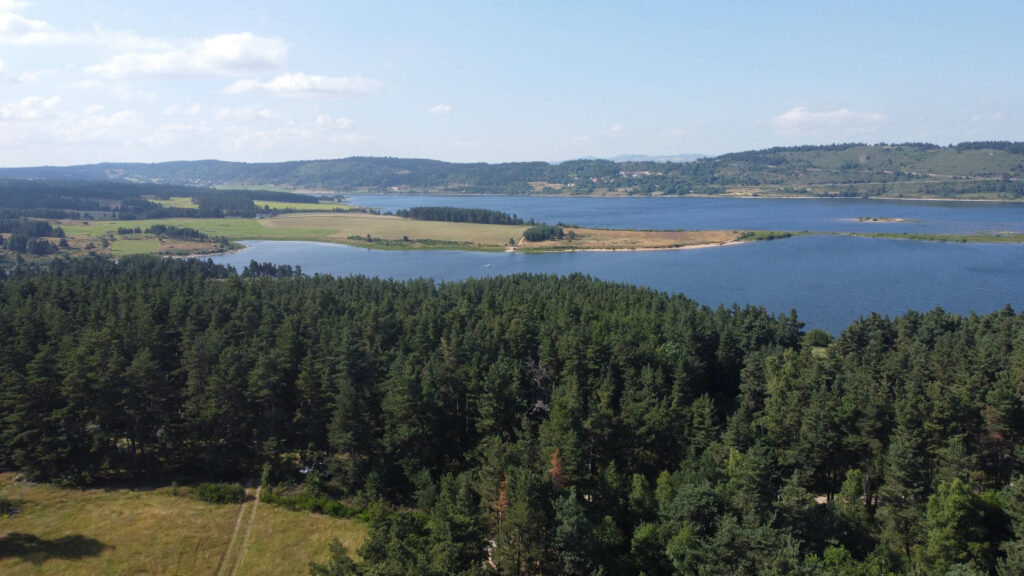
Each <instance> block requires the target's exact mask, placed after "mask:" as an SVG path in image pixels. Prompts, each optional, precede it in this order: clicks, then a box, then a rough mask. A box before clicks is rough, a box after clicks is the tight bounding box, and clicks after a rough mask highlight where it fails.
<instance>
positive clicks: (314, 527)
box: [0, 474, 366, 576]
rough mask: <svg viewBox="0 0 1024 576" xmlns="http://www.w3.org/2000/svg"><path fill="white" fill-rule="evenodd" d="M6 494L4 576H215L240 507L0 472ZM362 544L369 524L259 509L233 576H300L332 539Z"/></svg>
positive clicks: (1, 551)
mask: <svg viewBox="0 0 1024 576" xmlns="http://www.w3.org/2000/svg"><path fill="white" fill-rule="evenodd" d="M184 490H185V489H182V492H183V491H184ZM5 491H6V494H7V497H8V498H10V499H12V500H14V502H15V506H16V508H17V512H16V513H15V514H14V515H13V516H11V517H9V518H2V517H0V574H4V575H5V576H20V575H22V574H25V575H28V574H42V575H46V574H55V575H56V574H60V575H68V576H76V575H92V574H182V575H191V574H196V575H209V576H215V575H216V574H217V572H218V569H219V568H220V566H219V565H220V563H221V559H222V557H223V556H224V555H225V554H226V552H227V549H228V545H229V543H230V541H231V538H232V534H233V533H234V531H235V524H236V521H237V519H238V516H239V508H240V507H239V506H237V505H214V504H207V503H204V502H199V501H197V500H193V499H191V498H188V497H186V496H183V495H177V496H176V495H174V494H172V490H171V489H170V488H160V489H155V490H136V491H133V490H100V489H96V490H63V489H59V488H54V487H52V486H48V485H43V484H28V485H25V484H20V483H19V484H16V483H15V482H14V481H13V476H12V475H11V474H0V496H2V495H3V494H4V492H5ZM21 495H23V497H24V501H21ZM251 504H252V503H251V502H250V505H251ZM365 537H366V529H365V526H364V525H363V524H362V523H360V522H358V521H356V520H343V519H335V518H329V517H326V516H319V515H314V514H308V513H300V512H290V511H287V510H283V509H281V508H278V507H276V506H270V505H267V504H260V505H259V506H258V507H257V508H256V512H255V515H254V520H253V527H252V531H251V535H250V537H249V538H248V545H247V548H246V552H245V556H244V559H243V561H242V564H241V565H240V570H239V571H238V574H239V575H240V576H241V575H248V574H261V575H267V576H273V575H277V574H281V575H284V574H305V573H306V570H307V564H308V562H309V561H310V560H311V559H315V560H320V561H322V560H323V559H324V557H325V555H326V551H327V542H329V541H330V540H333V539H334V538H338V539H340V540H341V541H342V542H343V543H344V544H345V545H346V547H347V548H348V549H349V550H354V549H357V548H359V546H361V545H362V542H363V540H364V539H365Z"/></svg>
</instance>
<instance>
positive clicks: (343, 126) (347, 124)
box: [316, 114, 352, 130]
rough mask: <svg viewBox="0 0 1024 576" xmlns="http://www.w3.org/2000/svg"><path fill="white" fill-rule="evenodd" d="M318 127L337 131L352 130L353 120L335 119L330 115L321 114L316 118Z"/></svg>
mask: <svg viewBox="0 0 1024 576" xmlns="http://www.w3.org/2000/svg"><path fill="white" fill-rule="evenodd" d="M316 127H317V128H329V129H337V130H351V129H352V120H350V119H349V118H334V117H332V116H330V115H328V114H321V115H319V116H317V117H316Z"/></svg>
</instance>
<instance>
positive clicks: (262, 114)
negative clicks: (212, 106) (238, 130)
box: [214, 106, 279, 122]
mask: <svg viewBox="0 0 1024 576" xmlns="http://www.w3.org/2000/svg"><path fill="white" fill-rule="evenodd" d="M214 117H216V118H217V119H218V120H232V121H236V122H237V121H240V120H256V119H260V120H274V119H276V118H278V117H279V115H278V113H277V111H275V110H272V109H270V108H264V107H260V106H241V107H238V108H218V109H217V110H216V111H215V112H214Z"/></svg>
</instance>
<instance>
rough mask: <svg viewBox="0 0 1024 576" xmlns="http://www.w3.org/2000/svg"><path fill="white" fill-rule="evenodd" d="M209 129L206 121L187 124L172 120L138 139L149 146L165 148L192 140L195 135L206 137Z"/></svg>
mask: <svg viewBox="0 0 1024 576" xmlns="http://www.w3.org/2000/svg"><path fill="white" fill-rule="evenodd" d="M210 131H211V128H210V126H209V125H208V124H207V123H206V122H199V123H197V124H189V123H182V122H173V123H167V124H162V125H160V127H159V128H157V129H156V130H155V131H153V132H152V133H151V134H147V135H146V136H143V137H142V138H141V139H140V140H141V142H142V143H143V144H145V145H146V146H149V147H151V148H167V147H170V146H174V145H177V144H181V143H187V142H190V141H192V140H193V139H194V138H195V137H196V136H202V137H203V138H206V137H207V136H208V135H209V133H210Z"/></svg>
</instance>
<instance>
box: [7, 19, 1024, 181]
mask: <svg viewBox="0 0 1024 576" xmlns="http://www.w3.org/2000/svg"><path fill="white" fill-rule="evenodd" d="M1022 22H1024V2H1021V1H1020V0H1014V1H1006V2H985V1H979V2H973V3H967V2H935V1H932V2H872V1H861V2H841V3H839V2H835V3H833V2H821V1H820V0H819V1H817V2H771V3H769V2H728V1H723V2H707V1H704V2H692V3H691V2H642V1H634V2H629V3H626V2H601V1H590V2H573V1H567V2H557V3H556V2H531V1H519V2H488V1H477V2H426V1H420V2H366V1H363V2H347V1H335V2H280V1H275V2H264V1H249V2H244V3H242V2H214V1H209V0H207V1H206V2H197V1H191V0H182V1H175V2H159V3H157V2H153V3H150V2H145V3H143V2H137V1H122V0H107V1H104V2H98V1H91V0H74V1H62V0H46V1H22V0H0V165H2V166H27V165H40V164H53V165H67V164H79V163H91V162H104V161H108V162H116V161H142V162H158V161H166V160H193V159H201V158H217V159H223V160H237V161H251V162H262V161H279V160H297V159H310V158H339V157H346V156H353V155H370V156H400V157H426V158H437V159H441V160H449V161H459V162H469V161H474V162H475V161H485V162H503V161H519V160H549V161H558V160H566V159H571V158H579V157H584V156H602V157H606V156H614V155H617V154H623V153H635V154H655V155H658V154H682V153H704V154H721V153H725V152H733V151H740V150H749V149H757V148H765V147H770V146H780V145H794V144H824V143H832V142H847V141H862V142H881V141H886V142H905V141H926V142H934V143H937V144H948V143H954V142H960V141H965V140H1022V139H1024V26H1022Z"/></svg>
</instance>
